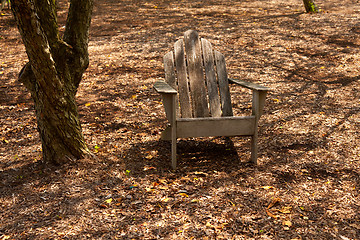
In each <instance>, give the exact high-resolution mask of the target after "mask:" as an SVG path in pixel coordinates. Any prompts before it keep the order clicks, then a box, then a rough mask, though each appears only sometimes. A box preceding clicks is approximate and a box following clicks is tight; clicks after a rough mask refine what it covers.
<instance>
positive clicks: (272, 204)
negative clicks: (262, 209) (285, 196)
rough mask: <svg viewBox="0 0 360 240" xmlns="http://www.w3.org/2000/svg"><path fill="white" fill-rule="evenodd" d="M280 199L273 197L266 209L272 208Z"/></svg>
mask: <svg viewBox="0 0 360 240" xmlns="http://www.w3.org/2000/svg"><path fill="white" fill-rule="evenodd" d="M280 202H281V199H280V198H274V199H273V200H272V201H271V203H270V204H269V206H268V207H267V209H270V208H272V207H273V206H275V205H276V204H278V203H280Z"/></svg>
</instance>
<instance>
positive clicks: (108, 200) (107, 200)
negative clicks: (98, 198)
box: [104, 198, 113, 203]
mask: <svg viewBox="0 0 360 240" xmlns="http://www.w3.org/2000/svg"><path fill="white" fill-rule="evenodd" d="M112 201H113V199H112V198H109V199H106V200H105V201H104V202H106V203H111V202H112Z"/></svg>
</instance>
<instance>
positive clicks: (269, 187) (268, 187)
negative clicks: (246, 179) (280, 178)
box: [260, 186, 274, 190]
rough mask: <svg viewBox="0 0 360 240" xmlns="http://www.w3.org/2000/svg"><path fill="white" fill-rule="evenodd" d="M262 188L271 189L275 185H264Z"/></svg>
mask: <svg viewBox="0 0 360 240" xmlns="http://www.w3.org/2000/svg"><path fill="white" fill-rule="evenodd" d="M260 188H262V189H265V190H269V189H272V188H274V187H273V186H262V187H260Z"/></svg>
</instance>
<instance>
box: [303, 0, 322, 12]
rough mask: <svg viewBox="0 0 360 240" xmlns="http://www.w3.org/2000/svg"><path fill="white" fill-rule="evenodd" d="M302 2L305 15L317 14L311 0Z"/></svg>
mask: <svg viewBox="0 0 360 240" xmlns="http://www.w3.org/2000/svg"><path fill="white" fill-rule="evenodd" d="M303 2H304V6H305V10H306V12H307V13H317V12H319V8H318V7H317V5H316V3H315V2H314V1H313V0H303Z"/></svg>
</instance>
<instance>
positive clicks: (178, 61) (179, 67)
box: [174, 39, 193, 118]
mask: <svg viewBox="0 0 360 240" xmlns="http://www.w3.org/2000/svg"><path fill="white" fill-rule="evenodd" d="M174 51H175V66H176V73H177V79H178V90H179V102H180V116H181V117H184V118H190V117H192V116H193V114H192V107H191V102H190V92H189V82H188V78H187V72H186V62H185V51H184V41H183V40H182V39H180V40H178V41H177V42H176V43H175V45H174Z"/></svg>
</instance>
